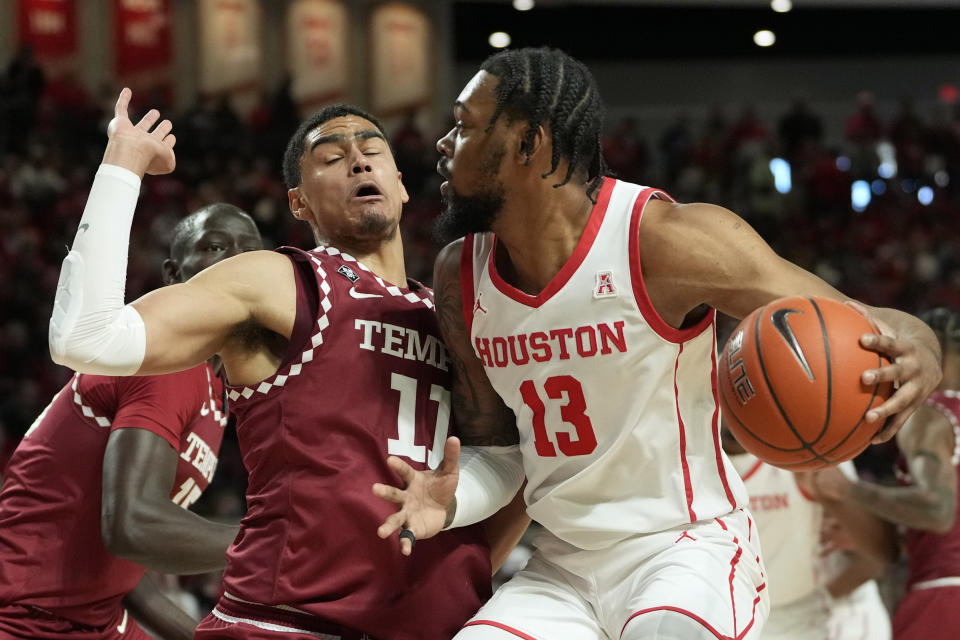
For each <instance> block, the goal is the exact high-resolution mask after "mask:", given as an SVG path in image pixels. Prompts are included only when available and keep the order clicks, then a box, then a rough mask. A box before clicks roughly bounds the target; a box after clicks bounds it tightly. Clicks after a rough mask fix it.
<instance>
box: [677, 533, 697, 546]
mask: <svg viewBox="0 0 960 640" xmlns="http://www.w3.org/2000/svg"><path fill="white" fill-rule="evenodd" d="M684 538H689V539H691V540H693V541H694V542H696V541H697V539H696V538H694V537H693V536H692V535H690V534H689V533H687V532H686V531H684V532H683V533H681V534H680V537H679V538H677V539H676V540H674V541H673V544H677V543H678V542H680V541H681V540H683V539H684Z"/></svg>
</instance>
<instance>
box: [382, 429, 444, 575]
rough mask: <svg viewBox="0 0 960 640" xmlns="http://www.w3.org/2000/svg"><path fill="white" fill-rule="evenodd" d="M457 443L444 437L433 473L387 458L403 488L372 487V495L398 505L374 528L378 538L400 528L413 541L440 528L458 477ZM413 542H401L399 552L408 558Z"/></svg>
mask: <svg viewBox="0 0 960 640" xmlns="http://www.w3.org/2000/svg"><path fill="white" fill-rule="evenodd" d="M459 459H460V440H459V439H457V438H454V437H450V438H447V442H446V443H445V444H444V446H443V460H441V461H440V465H439V466H438V467H437V468H436V470H433V471H431V470H429V469H428V470H426V471H417V470H416V469H414V468H413V467H411V466H410V465H408V464H407V463H406V462H404V461H403V460H401V459H400V458H397V457H395V456H390V457H389V458H387V464H388V465H390V468H391V469H393V470H394V472H396V474H397V475H398V476H399V477H400V480H401V481H402V482H403V488H398V487H393V486H390V485H386V484H380V483H377V484H374V485H373V494H374V495H375V496H377V497H379V498H383V499H384V500H388V501H390V502H393V503H395V504H397V505H398V506H399V508H398V510H397V512H396V513H393V514H391V515H390V516H388V517H387V519H386V520H384V521H383V524H381V525H380V527H379V528H378V529H377V535H378V536H380V537H381V538H388V537H389V536H391V535H393V534H394V533H397V532H398V531H399V530H401V529H409V530H410V531H412V532H413V535H414V536H416V538H417V539H418V540H419V539H423V538H429V537H431V536H434V535H436V534H437V532H439V531H440V530H441V529H443V527H444V525H445V524H446V521H447V511H448V509H449V508H450V507H451V506H452V503H453V500H454V493H455V492H456V490H457V482H458V481H459V478H460V467H459V463H458V461H459ZM412 551H413V543H412V542H411V541H410V540H409V539H407V538H401V539H400V552H401V553H402V554H403V555H405V556H408V555H410V553H411V552H412Z"/></svg>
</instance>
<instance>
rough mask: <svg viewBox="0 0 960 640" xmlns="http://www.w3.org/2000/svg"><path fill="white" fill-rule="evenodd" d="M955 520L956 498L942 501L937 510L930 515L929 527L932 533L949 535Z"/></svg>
mask: <svg viewBox="0 0 960 640" xmlns="http://www.w3.org/2000/svg"><path fill="white" fill-rule="evenodd" d="M956 520H957V500H956V496H954V497H953V499H952V500H942V501H941V502H940V504H939V505H938V508H937V509H936V510H935V511H934V512H933V513H932V514H931V518H930V526H929V527H928V528H929V530H930V531H932V532H933V533H937V534H940V535H943V534H946V533H950V531H951V529H953V525H954V523H956Z"/></svg>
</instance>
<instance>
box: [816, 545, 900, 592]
mask: <svg viewBox="0 0 960 640" xmlns="http://www.w3.org/2000/svg"><path fill="white" fill-rule="evenodd" d="M885 567H886V565H885V564H883V563H882V562H877V560H876V559H875V558H871V557H869V556H865V555H860V554H855V553H850V554H848V558H847V563H846V564H845V565H844V566H843V569H841V570H840V573H838V574H837V575H835V576H834V577H833V578H831V579H830V582H828V583H827V587H826V588H827V591H828V592H829V593H830V595H831V596H832V597H833V598H843V597H845V596H848V595H850V594H851V593H853V592H854V590H856V589H857V587H859V586H860V585H862V584H863V583H865V582H867V581H869V580H876V579H877V578H879V577H880V576H882V575H883V571H884V569H885Z"/></svg>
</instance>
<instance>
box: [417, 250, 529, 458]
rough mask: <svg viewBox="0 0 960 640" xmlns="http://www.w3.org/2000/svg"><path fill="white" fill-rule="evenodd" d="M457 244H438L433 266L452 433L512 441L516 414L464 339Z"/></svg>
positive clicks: (478, 440) (467, 438)
mask: <svg viewBox="0 0 960 640" xmlns="http://www.w3.org/2000/svg"><path fill="white" fill-rule="evenodd" d="M462 247H463V240H457V241H456V242H453V243H451V244H449V245H447V246H446V247H444V249H443V250H442V251H441V252H440V254H439V255H438V256H437V260H436V262H435V264H434V271H433V285H434V297H435V303H436V308H437V315H438V317H439V319H440V328H441V330H442V332H443V339H444V343H445V344H446V347H447V352H448V354H449V356H450V361H451V365H452V366H451V372H452V377H453V389H452V393H451V401H452V405H453V415H454V421H455V424H456V425H457V435H458V436H459V437H460V440H461V442H462V443H463V444H464V445H466V446H508V445H514V444H518V443H519V442H520V436H519V434H518V432H517V423H516V416H515V415H514V414H513V411H511V410H510V409H509V407H507V405H506V404H504V402H503V400H502V399H501V398H500V396H499V395H498V394H497V392H496V391H495V390H494V389H493V386H491V384H490V380H489V379H488V378H487V374H486V372H485V371H484V370H483V364H482V363H481V361H480V359H479V358H478V357H477V356H476V354H475V353H474V350H473V346H472V345H471V343H470V332H469V331H468V330H467V326H466V322H465V320H464V317H463V289H462V283H461V281H460V258H461V250H462Z"/></svg>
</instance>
